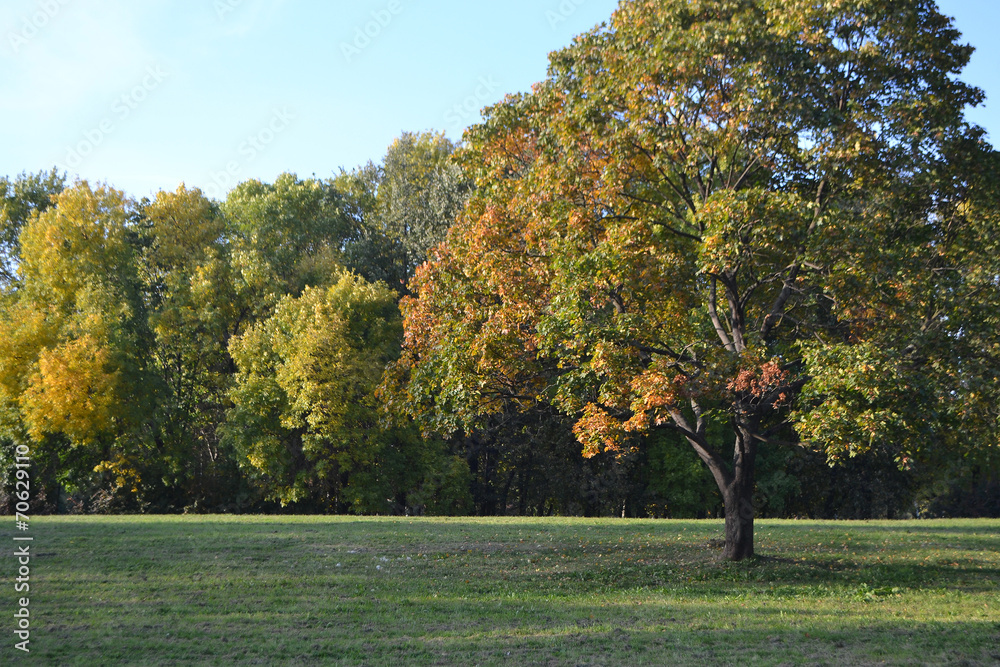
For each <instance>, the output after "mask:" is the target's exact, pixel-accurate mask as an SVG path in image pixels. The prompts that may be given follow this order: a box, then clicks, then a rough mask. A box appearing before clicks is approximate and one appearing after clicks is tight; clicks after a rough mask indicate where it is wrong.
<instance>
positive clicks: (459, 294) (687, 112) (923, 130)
mask: <svg viewBox="0 0 1000 667" xmlns="http://www.w3.org/2000/svg"><path fill="white" fill-rule="evenodd" d="M752 4H754V3H706V7H707V9H704V11H703V12H702V13H701V14H699V13H698V10H696V9H692V8H691V6H689V5H688V3H678V2H673V1H663V2H659V3H645V4H642V3H629V2H625V3H622V6H621V8H620V9H619V11H618V12H617V13H616V15H615V17H613V19H612V21H611V23H610V24H609V27H606V28H605V29H599V30H595V31H594V32H593V33H590V34H588V35H585V36H582V37H581V38H580V39H579V40H577V42H576V43H574V45H572V46H570V47H568V48H566V49H564V50H563V51H561V52H557V53H555V54H553V56H552V59H551V66H550V74H549V77H548V78H547V79H546V81H545V82H543V83H541V84H539V85H538V86H536V88H535V89H534V90H533V92H532V93H529V94H525V95H521V96H511V97H509V98H508V99H507V100H505V101H504V102H502V103H500V104H498V105H496V106H495V107H493V108H491V109H489V110H487V111H486V112H485V119H486V120H485V121H484V123H482V124H481V125H479V126H476V127H474V128H472V129H470V130H469V131H468V132H467V133H466V136H465V139H464V140H463V142H462V143H461V144H460V145H456V144H453V143H452V142H451V141H449V140H448V139H447V138H445V136H444V135H443V134H436V133H433V132H426V133H414V134H411V133H404V134H403V135H402V136H400V137H399V138H398V139H397V140H396V141H394V142H393V143H392V145H391V146H389V147H388V150H387V151H386V154H385V155H384V157H382V158H381V160H380V161H379V162H378V163H375V162H369V163H368V164H365V165H363V166H360V167H358V168H356V169H354V170H352V171H341V172H340V173H339V174H337V175H336V176H334V177H332V178H327V179H320V178H308V179H301V178H299V177H298V176H296V175H294V174H283V175H281V176H279V177H278V178H277V179H276V180H275V182H274V183H263V182H260V181H256V180H249V181H245V182H243V183H240V184H239V185H237V186H236V187H235V188H234V189H233V190H232V191H231V192H229V193H228V194H227V195H226V197H225V199H224V200H222V201H216V200H213V199H210V198H207V197H206V196H205V195H204V194H203V193H202V192H201V191H200V190H198V189H192V188H187V187H185V186H184V185H181V186H180V187H178V188H177V189H176V190H174V191H161V192H159V193H158V194H157V195H156V196H155V197H153V198H152V199H148V198H144V199H142V200H136V199H133V198H131V197H130V196H129V195H128V194H126V193H124V192H121V191H118V190H116V189H114V188H113V187H112V186H110V185H105V184H94V183H88V182H85V181H75V182H70V181H68V180H67V176H66V175H65V174H61V173H58V172H57V171H56V170H52V171H49V172H41V173H22V174H21V175H19V176H9V177H6V178H3V179H0V465H2V466H3V470H4V479H5V486H4V490H3V497H2V501H3V504H4V506H5V507H6V509H8V510H10V509H11V507H12V506H13V501H14V496H13V493H14V486H13V485H14V461H15V451H16V448H17V447H18V446H19V445H21V446H27V447H28V448H29V449H30V452H31V461H32V470H31V479H32V495H31V499H32V507H33V508H36V510H35V511H36V512H37V511H39V510H40V509H42V508H44V511H47V512H59V513H76V512H79V513H85V512H94V513H109V512H234V513H236V512H297V513H304V512H310V513H314V512H320V513H323V512H330V513H334V512H336V513H344V512H346V513H364V514H411V515H420V514H477V515H553V514H559V515H585V516H629V517H710V516H712V517H714V516H723V514H724V513H725V508H726V506H727V504H728V505H732V504H733V502H735V501H734V500H733V499H732V498H730V499H729V501H728V502H727V499H726V498H725V497H724V495H725V494H726V493H727V488H728V487H727V486H726V485H725V484H722V483H721V482H720V480H722V479H726V480H728V479H729V477H726V475H727V474H729V473H727V472H726V468H725V467H724V466H721V464H719V463H718V461H717V459H718V458H719V457H718V456H717V455H716V454H715V450H714V449H713V448H711V447H709V446H708V444H707V443H709V442H724V443H727V446H729V447H735V448H736V454H737V458H736V464H735V465H736V467H737V468H739V466H740V465H743V461H744V460H745V459H741V458H740V456H741V455H740V452H741V448H746V451H745V454H747V455H748V454H750V453H752V456H751V457H750V459H749V464H748V465H749V466H750V469H751V472H752V474H751V476H750V477H749V478H748V479H749V482H747V483H746V484H744V486H743V487H741V490H740V493H743V494H745V496H746V498H747V499H749V501H748V502H752V515H753V516H760V517H819V518H875V517H901V516H958V515H967V516H1000V456H998V450H997V439H996V438H997V403H996V398H997V375H996V372H997V368H998V367H1000V366H998V364H997V363H996V361H997V358H998V356H1000V355H998V351H997V348H998V345H1000V344H998V341H997V336H996V322H997V319H996V312H997V311H996V310H995V309H994V306H995V305H996V304H997V303H1000V299H998V298H997V292H998V291H1000V285H998V278H997V276H998V275H1000V273H998V271H1000V268H998V265H997V263H996V259H995V258H996V256H997V253H996V245H997V242H998V237H1000V234H998V233H997V229H998V228H997V223H996V214H995V209H994V208H991V205H992V203H993V202H995V201H996V192H997V189H996V184H995V183H994V180H993V176H992V174H994V173H995V172H994V171H993V166H995V165H996V164H997V160H996V156H995V154H994V152H993V150H992V148H991V147H989V146H988V144H986V143H985V140H984V139H983V138H982V132H981V130H978V128H973V127H970V126H969V125H967V124H966V123H965V121H964V119H963V117H962V109H963V108H964V106H965V105H966V104H971V103H975V102H976V101H977V96H979V95H980V94H979V93H978V91H976V90H975V89H972V88H968V87H965V86H964V84H960V83H958V82H956V81H955V80H953V78H952V76H951V75H952V74H953V73H955V72H957V71H959V70H960V69H961V66H962V65H964V63H965V62H966V61H967V59H968V50H967V49H965V48H964V47H963V48H959V47H957V46H955V44H954V40H955V34H954V31H953V30H950V28H949V27H948V24H947V23H946V22H945V23H942V21H945V20H944V19H942V18H941V17H940V16H938V15H937V14H936V13H935V12H934V11H932V9H930V8H929V7H927V6H926V3H920V2H913V3H897V4H899V5H900V6H899V7H896V5H893V7H894V8H895V9H893V11H894V12H896V13H898V14H900V16H902V19H906V20H902V19H900V16H897V17H896V18H897V19H900V20H899V21H897V22H896V23H895V24H894V23H893V19H892V18H891V16H892V14H891V12H888V13H887V11H888V10H885V8H883V7H881V5H880V3H878V2H868V3H861V5H864V7H862V8H860V9H857V10H856V11H855V12H854V13H852V14H849V15H848V14H845V13H844V11H842V10H836V11H835V10H822V9H817V8H813V9H810V10H809V11H811V12H813V14H808V13H805V12H806V10H804V9H802V8H798V9H797V10H796V11H798V12H799V13H794V12H792V11H791V10H788V12H786V11H785V10H784V9H780V8H773V7H772V8H771V9H770V10H769V11H770V14H769V15H768V16H767V17H764V18H761V16H760V15H759V12H757V11H756V10H753V11H751V10H750V9H747V7H749V5H752ZM765 4H766V3H765ZM780 4H781V3H779V4H778V5H776V6H775V7H779V6H780ZM786 4H791V5H794V4H795V3H786ZM813 4H815V3H813ZM827 4H830V3H827ZM833 4H837V3H833ZM881 4H885V3H881ZM889 4H892V3H889ZM744 5H747V7H744ZM796 6H797V5H796ZM810 7H811V5H810ZM859 7H860V5H859ZM751 9H752V8H751ZM883 10H885V11H883ZM824 11H825V12H826V13H824ZM886 17H890V18H886ZM800 24H801V25H800ZM803 26H805V28H804V27H803ZM893 26H895V27H893ZM806 28H809V29H812V30H813V32H811V33H810V32H809V31H808V30H806ZM897 28H898V30H897ZM893 30H896V32H893ZM906 31H909V32H906ZM800 33H801V35H800ZM918 38H920V39H918ZM651 40H660V41H661V42H662V43H664V44H669V45H671V46H670V48H667V47H664V49H661V50H653V51H648V50H642V49H636V48H634V46H635V45H636V44H648V43H650V42H651ZM921 40H923V41H921ZM872 43H877V44H883V45H890V46H892V48H888V47H887V48H885V49H883V50H882V51H880V52H879V53H878V54H877V55H872V53H871V52H870V50H868V51H866V49H867V48H868V47H867V46H866V44H872ZM671 49H672V50H671ZM928 53H933V54H935V55H934V59H931V58H930V57H929V56H928V55H927V54H928ZM816 54H822V56H817V55H816ZM858 54H861V55H862V56H863V57H857V56H858ZM914 59H917V60H918V61H919V62H922V63H925V70H924V71H920V72H916V71H914V70H913V68H912V61H914ZM793 65H794V67H793ZM866 68H867V69H866ZM792 72H808V75H809V76H804V75H803V76H798V75H793V74H792ZM810 77H811V78H810ZM874 80H881V81H882V82H883V83H882V84H880V85H879V86H877V90H875V89H873V85H872V84H871V82H872V81H874ZM885 82H889V83H885ZM668 90H669V91H672V92H670V94H669V95H668V94H667V93H665V92H664V91H668ZM838 95H840V96H841V97H840V98H838V97H837V96H838ZM595 100H599V102H598V103H595ZM788 100H794V101H795V104H791V103H789V102H788ZM678 128H681V129H678ZM790 136H795V137H800V138H803V139H802V141H799V142H798V143H796V142H795V141H789V137H790ZM911 140H912V141H911ZM907 142H910V143H909V144H907ZM734 174H735V176H734ZM824 225H825V226H824ZM800 228H801V230H800V231H795V230H797V229H800ZM820 228H822V229H821V231H816V230H817V229H820ZM824 230H831V231H824ZM990 258H992V259H990ZM991 261H992V262H993V264H990V263H989V262H991ZM695 421H697V426H695V425H694V424H695ZM689 422H690V426H689V425H688V424H689ZM734 438H735V442H736V444H735V445H733V439H734ZM741 438H745V441H744V440H741ZM581 452H583V453H584V454H586V455H585V456H582V455H581ZM734 498H735V496H734Z"/></svg>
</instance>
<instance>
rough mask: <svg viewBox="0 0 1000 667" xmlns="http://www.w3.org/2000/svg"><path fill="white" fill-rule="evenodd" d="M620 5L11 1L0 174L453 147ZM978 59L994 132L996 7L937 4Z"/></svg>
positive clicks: (322, 160)
mask: <svg viewBox="0 0 1000 667" xmlns="http://www.w3.org/2000/svg"><path fill="white" fill-rule="evenodd" d="M616 4H617V2H616V0H505V2H503V3H500V2H481V1H476V0H472V1H469V0H465V1H459V0H433V1H431V0H425V1H424V2H417V0H361V1H352V2H346V1H341V0H329V1H326V2H319V1H306V0H4V2H3V3H2V6H0V127H2V128H3V130H2V135H0V136H2V141H0V175H4V174H6V175H15V174H17V173H20V172H21V171H38V170H40V169H46V168H49V167H51V166H53V165H58V166H59V167H60V168H63V169H66V170H67V171H68V172H69V174H70V176H71V177H75V176H77V175H79V176H80V177H82V178H86V179H88V180H91V181H105V182H108V183H110V184H112V185H114V186H116V187H119V188H122V189H124V190H126V191H127V192H129V193H130V194H133V195H135V196H143V195H148V194H150V193H152V192H155V191H156V190H159V189H173V188H175V187H176V186H177V185H178V184H179V183H181V182H185V183H187V184H188V185H189V186H198V187H201V188H203V189H204V190H205V191H206V192H207V193H209V194H210V195H212V196H216V197H221V196H222V195H224V193H225V191H226V190H227V189H228V187H231V186H232V185H233V184H234V183H236V182H238V181H241V180H245V179H247V178H261V179H263V180H268V181H269V180H273V179H274V178H275V176H277V175H278V174H279V173H281V172H283V171H292V172H295V173H298V174H299V175H300V176H303V177H304V176H309V175H313V174H315V175H317V176H320V177H325V176H329V175H332V174H333V173H335V172H336V171H337V170H338V169H339V168H340V167H346V168H351V167H354V166H356V165H358V164H361V163H363V162H366V161H367V160H369V159H372V160H378V159H379V158H380V157H381V156H382V155H383V154H384V152H385V148H386V146H388V144H389V143H390V142H391V141H392V139H393V138H394V137H396V136H398V135H399V134H400V133H401V132H402V131H404V130H409V131H420V130H444V131H445V132H447V134H448V136H450V137H451V138H453V139H458V138H460V137H461V132H462V129H463V128H464V127H465V126H466V125H468V124H470V123H472V122H475V121H476V120H477V118H478V109H479V108H481V107H482V106H483V105H485V104H489V103H492V102H495V101H497V100H498V99H500V98H501V97H502V96H503V95H504V94H505V93H507V92H516V91H523V90H527V89H529V88H530V86H531V84H532V83H534V82H535V81H538V80H539V79H541V78H542V77H543V76H544V74H545V68H546V64H547V54H548V53H549V52H550V51H552V50H554V49H557V48H559V47H561V46H564V45H566V44H568V43H569V42H570V41H571V40H572V37H573V36H574V35H576V34H578V33H580V32H583V31H585V30H587V29H589V28H591V27H593V26H594V25H596V24H597V23H599V22H601V21H603V20H605V19H607V18H608V17H609V16H610V15H611V12H612V11H613V10H614V7H615V6H616ZM939 5H940V6H941V8H942V10H943V11H944V12H945V13H946V14H948V15H951V16H954V17H956V24H957V26H958V28H959V29H960V30H961V31H962V33H963V39H964V40H965V41H967V42H968V43H971V44H972V45H974V46H976V47H977V53H976V55H975V56H974V57H973V61H972V63H971V64H970V66H969V68H968V69H967V70H966V73H965V76H964V77H963V78H964V79H965V80H966V81H969V82H970V83H973V84H975V85H978V86H980V87H981V88H983V89H984V90H985V91H986V93H987V96H988V101H987V105H986V107H985V108H979V109H975V110H972V111H970V118H971V119H972V120H974V121H975V122H977V123H979V124H981V125H983V126H984V127H985V128H986V129H987V130H989V131H991V134H992V138H993V140H994V142H996V141H997V140H998V139H1000V112H998V109H1000V74H998V65H1000V46H998V44H1000V40H998V39H996V35H995V34H994V33H995V32H996V31H997V28H998V27H1000V2H995V0H940V2H939Z"/></svg>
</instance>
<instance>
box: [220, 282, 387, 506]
mask: <svg viewBox="0 0 1000 667" xmlns="http://www.w3.org/2000/svg"><path fill="white" fill-rule="evenodd" d="M332 283H333V284H332V285H331V286H330V287H328V288H311V287H310V288H306V289H305V290H304V291H303V292H302V294H301V295H300V296H298V297H293V296H290V295H289V296H286V297H284V298H283V299H282V300H281V301H280V302H279V304H278V306H277V308H276V309H275V312H274V315H273V316H272V317H270V318H268V319H267V320H264V321H262V322H259V323H257V324H255V325H254V326H252V327H250V329H249V330H248V331H247V332H246V333H244V334H243V335H241V336H239V337H238V338H234V339H233V340H232V342H231V343H230V351H231V353H232V355H233V358H234V359H235V360H236V363H237V365H238V368H239V372H238V374H237V376H236V384H235V387H234V388H233V391H232V393H231V398H232V400H233V403H234V408H233V410H232V413H231V415H230V419H229V421H228V422H227V425H226V433H227V437H228V438H229V439H231V441H232V443H233V444H234V446H235V447H236V448H237V450H238V451H239V452H240V454H241V455H242V457H243V458H244V460H245V461H246V464H247V466H248V468H249V470H250V472H251V473H252V474H253V475H255V476H256V478H257V479H258V480H259V482H260V483H261V484H262V485H263V486H264V487H265V489H266V490H267V492H268V495H269V496H270V497H271V498H272V499H274V500H278V501H280V502H281V503H282V504H289V503H305V504H307V505H312V506H314V507H320V508H325V509H334V510H337V509H343V508H345V507H350V506H351V505H352V504H353V505H356V506H357V505H360V506H361V509H363V508H364V507H365V505H366V503H365V502H364V501H365V499H366V497H367V496H366V491H365V489H363V488H361V489H358V488H355V489H353V490H351V489H348V490H347V491H345V489H344V486H345V483H347V482H348V481H349V476H350V474H351V473H352V472H354V471H357V470H360V469H363V468H365V467H370V466H372V465H373V464H374V463H375V462H376V459H377V458H378V456H379V455H380V454H381V453H382V451H383V450H384V449H386V447H388V446H390V444H391V441H392V440H394V439H396V438H398V437H400V435H399V434H398V433H397V432H395V431H393V430H392V429H385V428H382V426H381V424H380V413H379V405H378V402H377V400H376V398H375V395H374V390H375V388H376V387H377V386H378V383H379V382H380V380H381V378H382V372H383V370H384V369H385V367H386V365H387V364H388V363H390V362H391V361H392V360H393V359H395V358H396V357H397V356H398V352H399V340H400V335H401V321H400V316H399V311H398V309H397V307H396V295H395V293H393V292H392V291H390V290H389V289H387V288H386V287H385V286H384V285H381V284H371V283H367V282H365V281H364V280H363V279H360V278H358V277H356V276H354V275H352V274H349V273H346V272H343V271H341V272H339V273H337V274H336V275H335V276H334V277H333V281H332ZM382 500H383V501H384V500H385V499H384V498H383V499H382Z"/></svg>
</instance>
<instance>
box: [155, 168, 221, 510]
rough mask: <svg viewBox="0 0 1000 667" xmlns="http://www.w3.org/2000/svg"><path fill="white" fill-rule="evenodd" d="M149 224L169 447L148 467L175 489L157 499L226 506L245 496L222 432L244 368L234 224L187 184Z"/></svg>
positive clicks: (161, 432)
mask: <svg viewBox="0 0 1000 667" xmlns="http://www.w3.org/2000/svg"><path fill="white" fill-rule="evenodd" d="M142 217H143V220H144V222H145V225H146V230H145V237H146V240H147V243H146V246H147V247H146V248H145V251H144V253H143V257H142V260H143V261H142V267H143V274H144V277H145V283H146V284H145V289H146V294H147V299H148V302H149V306H148V307H149V311H150V314H149V326H150V328H151V330H152V333H153V335H154V336H155V345H154V347H153V349H152V360H153V364H152V366H153V368H154V370H155V372H156V373H157V374H158V376H159V377H160V378H161V380H162V382H163V385H164V388H165V393H164V395H163V396H161V397H160V400H159V402H158V405H157V413H156V414H157V419H156V421H157V424H158V433H157V435H158V438H159V441H160V446H161V450H160V452H159V454H158V456H157V457H155V460H154V461H150V462H149V466H148V467H149V468H150V469H152V468H158V469H159V475H158V477H159V478H160V479H161V480H162V482H163V485H164V487H165V488H161V489H159V491H158V495H159V496H160V497H159V498H156V499H155V501H156V502H158V503H159V504H161V505H163V504H167V505H174V506H182V507H183V506H186V505H189V504H193V503H200V504H204V503H206V502H207V503H209V504H212V505H215V506H219V505H222V504H225V503H226V501H227V500H231V499H228V498H225V497H224V495H225V494H230V495H235V494H234V492H233V483H234V482H235V481H237V480H236V479H233V478H238V470H236V469H235V465H234V457H232V456H229V455H228V452H227V451H225V450H224V449H223V448H222V447H221V444H220V433H219V427H220V426H221V424H222V423H223V422H224V420H225V411H226V409H227V407H228V399H227V393H228V391H229V389H230V387H231V385H232V380H233V375H234V371H235V369H234V365H233V362H232V359H231V358H230V357H229V351H228V343H229V338H230V336H232V335H233V334H234V333H236V328H237V327H238V317H239V315H240V307H239V301H240V298H239V295H238V294H237V292H236V285H235V283H234V280H233V275H232V270H231V265H230V258H229V249H228V245H227V243H226V238H225V235H226V231H227V225H226V220H225V218H224V217H223V216H222V214H221V212H220V211H219V209H218V206H217V205H216V204H214V203H213V202H211V201H210V200H208V199H207V198H206V197H205V196H204V195H203V194H202V193H201V191H200V190H197V189H188V188H185V187H184V186H181V187H179V188H178V189H177V190H176V191H175V192H159V193H158V194H157V195H156V198H155V199H154V201H152V202H149V203H148V204H147V205H145V206H144V207H143V208H142ZM170 496H172V497H170Z"/></svg>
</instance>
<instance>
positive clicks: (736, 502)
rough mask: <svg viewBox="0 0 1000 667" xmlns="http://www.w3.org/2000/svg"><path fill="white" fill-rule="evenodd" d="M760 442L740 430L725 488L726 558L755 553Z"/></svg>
mask: <svg viewBox="0 0 1000 667" xmlns="http://www.w3.org/2000/svg"><path fill="white" fill-rule="evenodd" d="M756 458H757V445H756V441H755V440H754V438H753V436H752V435H751V434H750V431H749V430H748V429H745V428H740V429H739V430H738V431H737V438H736V451H735V453H734V455H733V475H732V478H731V479H730V480H729V484H727V485H726V487H725V488H722V489H721V491H722V500H723V502H724V503H725V505H726V546H725V549H723V552H722V558H723V559H725V560H743V559H744V558H750V557H752V556H753V555H754V551H753V515H754V508H753V489H754V481H755V475H754V463H755V459H756Z"/></svg>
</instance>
